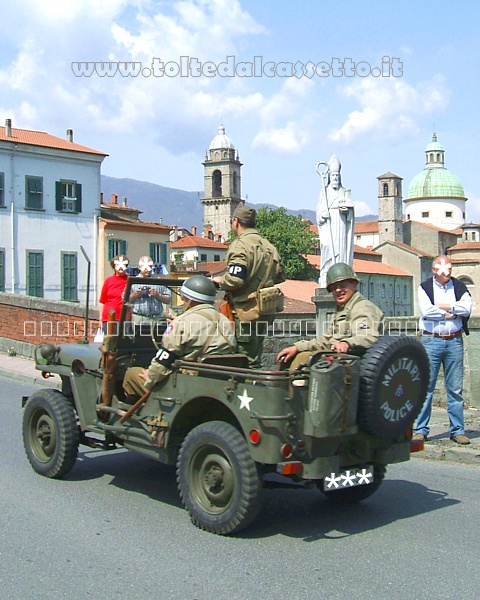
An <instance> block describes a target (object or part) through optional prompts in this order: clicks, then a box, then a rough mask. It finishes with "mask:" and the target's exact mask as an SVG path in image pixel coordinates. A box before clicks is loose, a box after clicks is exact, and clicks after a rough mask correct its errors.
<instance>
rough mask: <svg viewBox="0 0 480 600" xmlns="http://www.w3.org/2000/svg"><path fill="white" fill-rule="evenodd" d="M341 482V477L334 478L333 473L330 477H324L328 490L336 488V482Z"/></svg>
mask: <svg viewBox="0 0 480 600" xmlns="http://www.w3.org/2000/svg"><path fill="white" fill-rule="evenodd" d="M341 480H342V478H341V477H335V473H332V476H331V477H325V483H327V482H328V485H327V488H328V489H330V488H331V487H333V488H338V482H339V481H341Z"/></svg>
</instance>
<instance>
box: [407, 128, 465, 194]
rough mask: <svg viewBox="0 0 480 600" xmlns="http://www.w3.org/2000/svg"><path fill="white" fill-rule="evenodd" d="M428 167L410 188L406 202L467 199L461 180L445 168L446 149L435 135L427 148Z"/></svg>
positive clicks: (417, 176)
mask: <svg viewBox="0 0 480 600" xmlns="http://www.w3.org/2000/svg"><path fill="white" fill-rule="evenodd" d="M425 155H426V167H425V169H424V170H423V171H422V172H421V173H419V174H418V175H416V176H415V177H414V178H413V179H412V181H411V183H410V185H409V186H408V191H407V197H406V200H411V199H413V198H465V191H464V189H463V185H462V183H461V181H460V179H459V178H458V177H457V176H456V175H454V174H453V173H451V172H450V171H448V170H447V169H446V168H445V162H444V161H445V149H444V148H443V146H442V145H441V144H440V143H439V142H438V140H437V134H436V133H434V134H433V137H432V141H431V142H430V144H428V146H427V147H426V148H425Z"/></svg>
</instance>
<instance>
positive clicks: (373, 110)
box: [330, 75, 450, 143]
mask: <svg viewBox="0 0 480 600" xmlns="http://www.w3.org/2000/svg"><path fill="white" fill-rule="evenodd" d="M342 93H343V95H344V96H346V97H348V98H353V99H354V100H356V101H357V102H358V103H359V104H360V106H361V108H360V109H358V110H354V111H353V112H351V113H350V114H349V115H348V119H347V120H346V122H345V123H344V124H343V125H342V126H341V127H339V128H338V129H335V130H333V131H332V132H331V134H330V138H331V139H332V140H334V141H336V142H338V141H342V142H346V143H348V142H350V141H352V140H353V139H354V138H357V137H359V136H366V135H370V134H373V135H381V136H382V138H383V139H385V138H397V137H400V136H402V135H404V134H405V133H407V132H414V131H416V130H417V125H416V122H417V119H418V118H423V117H424V116H425V115H428V114H437V113H439V112H443V111H444V110H445V108H446V106H447V105H448V101H449V96H450V91H449V90H448V88H447V87H446V84H445V81H444V79H443V77H442V76H441V75H437V76H435V77H434V78H433V79H431V80H430V81H428V82H425V83H421V84H419V85H417V86H416V87H414V86H411V85H409V84H407V83H406V82H405V81H404V80H402V79H399V78H395V79H393V78H392V79H374V78H368V79H362V80H359V81H356V82H355V83H353V84H351V85H347V86H345V87H344V88H343V89H342Z"/></svg>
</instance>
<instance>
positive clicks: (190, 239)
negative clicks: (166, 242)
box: [170, 235, 228, 250]
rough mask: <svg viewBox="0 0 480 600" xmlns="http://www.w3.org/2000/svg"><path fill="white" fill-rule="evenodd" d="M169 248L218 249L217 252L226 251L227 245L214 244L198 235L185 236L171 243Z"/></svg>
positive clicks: (221, 243)
mask: <svg viewBox="0 0 480 600" xmlns="http://www.w3.org/2000/svg"><path fill="white" fill-rule="evenodd" d="M170 248H172V249H173V250H175V249H177V248H218V249H219V250H226V249H227V248H228V244H224V243H223V242H215V241H214V240H209V239H208V238H204V237H201V236H199V235H185V236H184V237H182V238H180V239H179V240H177V241H176V242H172V243H171V244H170Z"/></svg>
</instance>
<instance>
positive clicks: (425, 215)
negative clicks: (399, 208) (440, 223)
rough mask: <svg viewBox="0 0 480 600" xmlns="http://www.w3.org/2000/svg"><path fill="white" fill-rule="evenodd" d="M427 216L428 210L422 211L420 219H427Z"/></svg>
mask: <svg viewBox="0 0 480 600" xmlns="http://www.w3.org/2000/svg"><path fill="white" fill-rule="evenodd" d="M429 216H430V213H429V212H422V219H428V217H429Z"/></svg>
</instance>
